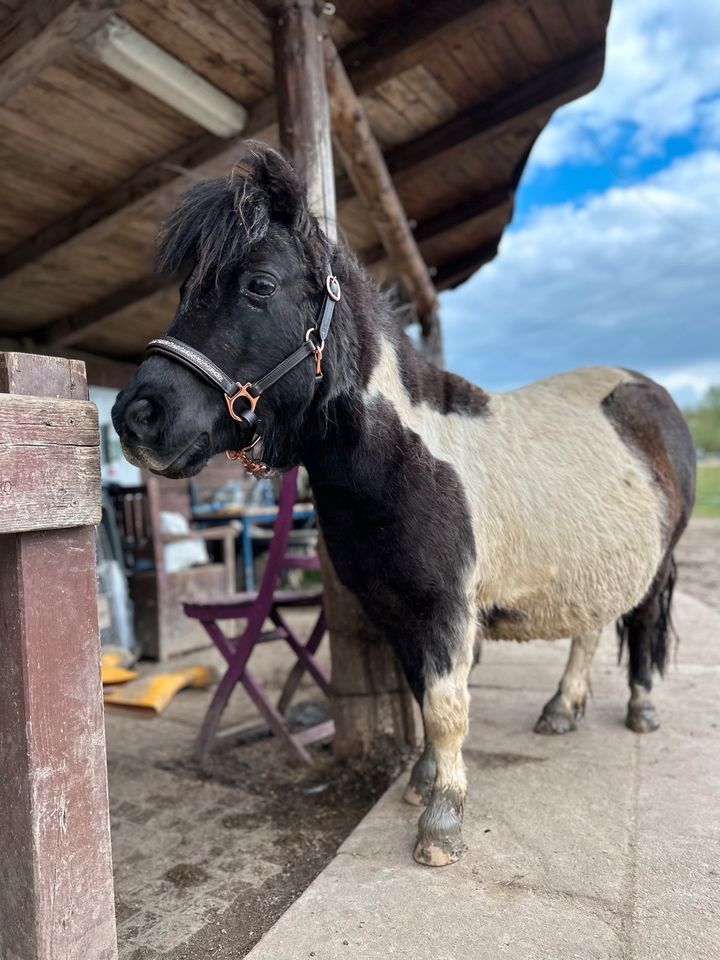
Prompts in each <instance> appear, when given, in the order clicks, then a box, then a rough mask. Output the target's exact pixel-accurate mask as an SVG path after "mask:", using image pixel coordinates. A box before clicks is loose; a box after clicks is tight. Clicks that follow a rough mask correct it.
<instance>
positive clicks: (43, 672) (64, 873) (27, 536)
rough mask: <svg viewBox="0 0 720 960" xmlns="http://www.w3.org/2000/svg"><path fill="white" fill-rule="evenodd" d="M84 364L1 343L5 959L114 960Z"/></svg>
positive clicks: (93, 476) (92, 452)
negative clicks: (15, 349) (14, 349)
mask: <svg viewBox="0 0 720 960" xmlns="http://www.w3.org/2000/svg"><path fill="white" fill-rule="evenodd" d="M99 520H100V452H99V437H98V427H97V414H96V412H95V408H94V407H93V405H92V404H90V403H89V402H88V401H87V382H86V379H85V367H84V364H83V363H81V362H79V361H76V360H63V359H59V358H55V357H45V356H30V355H27V354H19V353H5V354H0V771H2V773H1V774H0V811H2V814H1V815H0V960H116V958H117V946H116V938H115V913H114V906H113V880H112V858H111V852H110V823H109V816H108V794H107V773H106V760H105V736H104V729H103V714H102V688H101V683H100V668H99V659H100V641H99V630H98V616H97V586H96V575H95V541H94V533H93V527H92V525H93V524H95V523H97V522H98V521H99Z"/></svg>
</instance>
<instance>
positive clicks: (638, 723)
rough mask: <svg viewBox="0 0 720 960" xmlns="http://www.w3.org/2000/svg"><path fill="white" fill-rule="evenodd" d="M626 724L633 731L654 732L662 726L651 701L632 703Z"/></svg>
mask: <svg viewBox="0 0 720 960" xmlns="http://www.w3.org/2000/svg"><path fill="white" fill-rule="evenodd" d="M625 726H626V727H627V728H628V730H632V731H633V733H652V731H653V730H657V729H658V727H659V726H660V721H659V720H658V718H657V714H656V713H655V707H654V706H653V705H652V704H651V703H642V704H636V705H633V704H631V705H630V706H629V707H628V712H627V717H626V718H625Z"/></svg>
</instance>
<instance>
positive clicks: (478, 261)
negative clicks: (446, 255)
mask: <svg viewBox="0 0 720 960" xmlns="http://www.w3.org/2000/svg"><path fill="white" fill-rule="evenodd" d="M499 242H500V240H499V238H498V239H497V240H491V241H490V242H489V243H484V244H482V245H481V246H479V247H475V248H474V249H472V250H468V251H467V253H463V254H462V255H461V256H459V257H456V258H455V259H454V260H451V261H450V262H448V263H443V264H441V265H440V266H439V267H437V268H436V269H435V272H434V274H433V281H434V283H435V286H436V287H437V289H438V290H444V289H447V287H452V286H455V285H456V284H458V283H461V282H462V281H463V280H466V279H467V277H469V276H470V274H471V273H474V272H475V271H476V270H478V269H479V268H480V267H482V266H483V264H486V263H489V262H490V261H491V260H492V259H493V258H494V257H495V255H496V254H497V248H498V244H499Z"/></svg>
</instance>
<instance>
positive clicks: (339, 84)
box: [324, 37, 442, 366]
mask: <svg viewBox="0 0 720 960" xmlns="http://www.w3.org/2000/svg"><path fill="white" fill-rule="evenodd" d="M324 51H325V68H326V71H327V83H328V93H329V97H330V123H331V128H332V135H333V139H334V142H335V146H336V148H337V151H338V153H339V155H340V158H341V160H342V164H343V167H344V168H345V171H346V173H347V175H348V177H349V178H350V180H351V181H352V184H353V186H354V187H355V190H356V192H357V194H358V196H359V197H360V198H361V199H362V200H363V202H364V203H365V206H366V207H367V209H368V211H369V213H370V216H371V218H372V221H373V225H374V226H375V229H376V230H377V232H378V235H379V237H380V242H381V243H382V245H383V247H384V248H385V251H386V252H387V255H388V257H389V258H390V261H391V262H392V264H393V266H394V267H395V271H396V273H397V275H398V276H399V278H400V282H401V283H402V285H403V287H404V289H405V292H406V294H407V296H408V299H409V300H410V302H411V303H412V304H413V305H414V307H415V310H416V311H417V316H418V321H419V322H420V328H421V330H422V337H423V342H424V349H423V352H424V353H425V355H426V357H427V359H428V360H431V361H432V362H433V363H435V364H437V365H438V366H442V342H441V335H440V324H439V318H438V302H437V294H436V292H435V287H434V286H433V282H432V279H431V278H430V273H429V271H428V268H427V266H426V264H425V261H424V260H423V258H422V254H421V253H420V248H419V247H418V245H417V241H416V239H415V237H414V236H413V233H412V230H411V229H410V225H409V224H408V221H407V217H406V215H405V210H404V209H403V205H402V203H401V202H400V198H399V197H398V195H397V191H396V190H395V186H394V184H393V182H392V177H391V176H390V173H389V172H388V168H387V164H386V163H385V158H384V157H383V154H382V150H381V149H380V146H379V144H378V142H377V140H376V139H375V136H374V134H373V132H372V129H371V128H370V122H369V120H368V118H367V116H366V115H365V110H364V108H363V106H362V104H361V102H360V99H359V97H358V96H357V94H356V93H355V91H354V90H353V86H352V83H351V82H350V78H349V77H348V75H347V71H346V70H345V67H344V66H343V63H342V60H341V59H340V54H339V53H338V51H337V49H336V47H335V44H334V43H333V42H332V40H331V39H330V38H329V37H326V38H325V40H324Z"/></svg>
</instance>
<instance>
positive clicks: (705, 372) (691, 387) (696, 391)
mask: <svg viewBox="0 0 720 960" xmlns="http://www.w3.org/2000/svg"><path fill="white" fill-rule="evenodd" d="M648 374H649V376H651V377H652V378H653V380H657V382H658V383H661V384H662V385H663V386H664V387H665V389H666V390H669V391H670V393H672V395H673V396H674V397H675V399H676V400H677V401H678V403H679V404H680V406H682V407H691V406H694V405H695V404H696V403H697V402H698V401H699V400H701V399H702V398H703V397H704V396H705V394H706V393H707V390H708V388H709V387H712V386H715V385H716V384H720V359H718V360H710V361H708V362H702V361H701V362H700V363H693V364H690V365H689V366H687V367H679V368H677V369H673V368H672V367H671V368H669V369H668V368H665V369H659V370H649V371H648Z"/></svg>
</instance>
